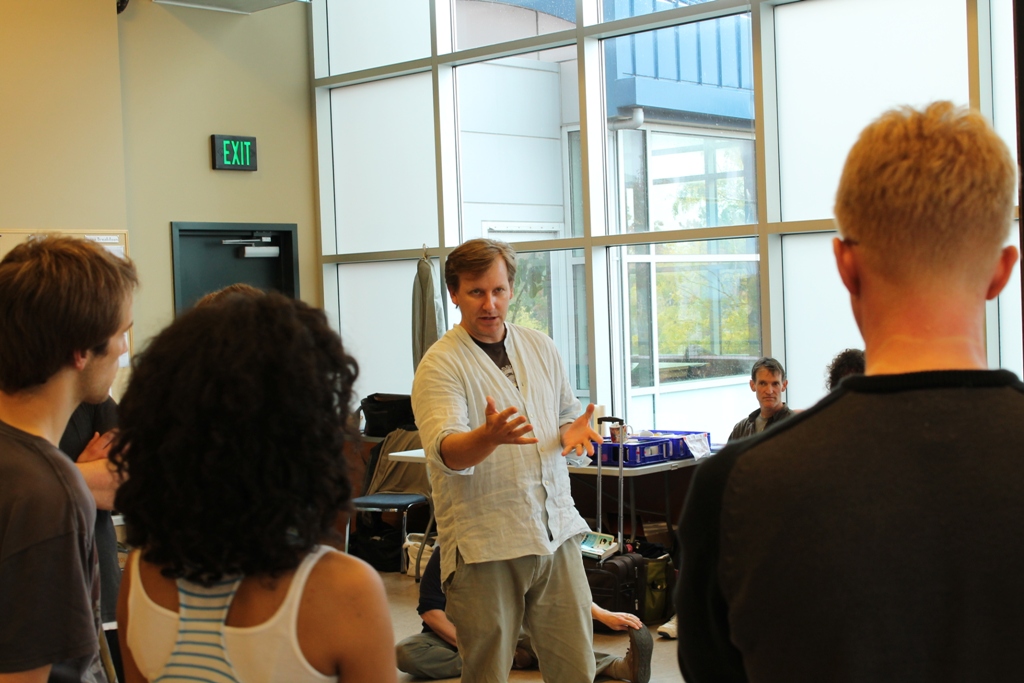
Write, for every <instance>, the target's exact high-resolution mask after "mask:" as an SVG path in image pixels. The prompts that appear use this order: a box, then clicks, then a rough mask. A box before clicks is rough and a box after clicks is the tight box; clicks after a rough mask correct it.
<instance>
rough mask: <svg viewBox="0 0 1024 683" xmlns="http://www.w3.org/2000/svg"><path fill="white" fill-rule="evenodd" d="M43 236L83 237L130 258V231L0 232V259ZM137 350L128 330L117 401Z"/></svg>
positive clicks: (114, 391)
mask: <svg viewBox="0 0 1024 683" xmlns="http://www.w3.org/2000/svg"><path fill="white" fill-rule="evenodd" d="M37 235H38V236H43V235H68V236H70V237H82V238H85V239H88V240H92V241H94V242H96V243H98V244H100V245H101V246H102V247H103V248H104V249H106V250H107V251H109V252H111V253H112V254H115V255H117V256H120V257H122V258H128V257H129V253H128V231H126V230H25V229H17V230H0V259H2V258H3V257H4V256H6V255H7V252H9V251H10V250H11V249H13V248H14V247H16V246H18V245H19V244H21V243H22V242H24V241H25V240H28V239H30V238H32V237H34V236H37ZM134 348H135V345H134V338H133V331H132V330H131V329H129V330H128V352H127V353H125V354H124V355H123V356H121V358H120V360H119V361H118V369H117V376H116V377H115V379H114V385H113V387H111V390H110V393H111V394H112V395H113V396H114V399H115V400H117V401H120V400H121V395H122V394H123V393H124V389H125V388H126V387H127V386H128V376H129V374H130V373H131V359H132V352H133V349H134Z"/></svg>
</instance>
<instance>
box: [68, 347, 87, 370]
mask: <svg viewBox="0 0 1024 683" xmlns="http://www.w3.org/2000/svg"><path fill="white" fill-rule="evenodd" d="M88 360H89V352H88V351H74V352H72V354H71V364H72V365H73V366H74V367H75V370H84V369H85V364H86V362H87V361H88Z"/></svg>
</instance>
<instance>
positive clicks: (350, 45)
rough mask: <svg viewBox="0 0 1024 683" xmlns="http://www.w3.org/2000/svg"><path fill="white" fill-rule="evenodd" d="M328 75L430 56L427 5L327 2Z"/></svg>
mask: <svg viewBox="0 0 1024 683" xmlns="http://www.w3.org/2000/svg"><path fill="white" fill-rule="evenodd" d="M327 36H328V38H327V40H328V45H329V49H330V65H331V66H330V68H331V74H339V73H348V72H350V71H359V70H361V69H370V68H373V67H376V66H384V65H386V64H397V63H399V62H407V61H411V60H413V59H421V58H423V57H429V56H430V3H429V2H425V1H424V0H388V1H387V2H366V0H327Z"/></svg>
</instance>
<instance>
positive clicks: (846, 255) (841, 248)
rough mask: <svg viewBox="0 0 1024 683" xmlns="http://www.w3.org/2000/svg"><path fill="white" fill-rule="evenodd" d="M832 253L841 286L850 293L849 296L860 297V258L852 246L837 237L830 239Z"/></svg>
mask: <svg viewBox="0 0 1024 683" xmlns="http://www.w3.org/2000/svg"><path fill="white" fill-rule="evenodd" d="M832 253H833V254H835V257H836V269H837V270H838V271H839V278H840V279H841V280H842V281H843V286H844V287H846V290H847V291H848V292H850V296H859V295H860V267H861V265H860V257H859V256H858V254H857V252H856V250H855V249H854V245H853V244H850V243H849V242H844V241H843V240H841V239H839V238H838V237H833V238H832Z"/></svg>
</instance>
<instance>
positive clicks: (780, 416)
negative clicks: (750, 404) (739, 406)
mask: <svg viewBox="0 0 1024 683" xmlns="http://www.w3.org/2000/svg"><path fill="white" fill-rule="evenodd" d="M760 414H761V409H760V408H758V409H757V410H755V411H754V412H752V413H751V414H750V415H747V416H746V417H745V418H743V419H742V420H740V421H739V422H737V423H736V426H735V427H733V428H732V433H731V434H729V441H735V440H736V439H742V438H743V437H745V436H751V435H753V434H755V433H756V430H757V424H756V422H755V421H756V420H757V416H758V415H760ZM792 414H793V411H792V410H790V409H789V406H787V405H786V404H785V403H783V404H782V407H781V408H780V409H779V412H777V413H775V414H774V415H772V416H771V417H769V418H768V423H767V424H766V425H765V426H764V428H765V429H768V428H769V427H771V426H772V425H773V424H775V423H776V422H782V421H783V420H785V419H786V418H787V417H789V416H790V415H792Z"/></svg>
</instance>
